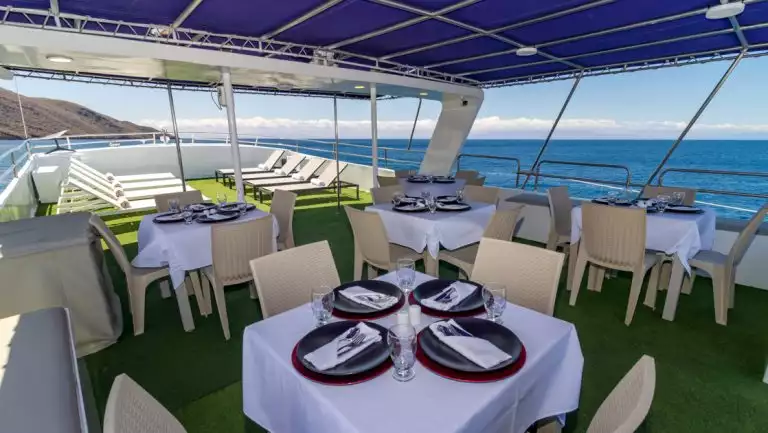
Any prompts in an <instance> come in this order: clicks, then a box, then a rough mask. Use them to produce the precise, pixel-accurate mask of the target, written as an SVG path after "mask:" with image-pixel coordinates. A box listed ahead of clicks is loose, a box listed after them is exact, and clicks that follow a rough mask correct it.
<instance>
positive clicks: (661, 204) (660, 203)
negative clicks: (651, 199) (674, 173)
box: [656, 194, 671, 215]
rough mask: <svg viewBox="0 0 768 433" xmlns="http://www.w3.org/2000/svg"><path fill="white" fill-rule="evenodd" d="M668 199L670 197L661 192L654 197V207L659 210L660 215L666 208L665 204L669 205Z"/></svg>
mask: <svg viewBox="0 0 768 433" xmlns="http://www.w3.org/2000/svg"><path fill="white" fill-rule="evenodd" d="M670 200H671V197H670V196H668V195H666V194H661V195H659V196H658V197H656V209H658V210H659V214H660V215H663V214H664V211H665V210H667V206H669V201H670Z"/></svg>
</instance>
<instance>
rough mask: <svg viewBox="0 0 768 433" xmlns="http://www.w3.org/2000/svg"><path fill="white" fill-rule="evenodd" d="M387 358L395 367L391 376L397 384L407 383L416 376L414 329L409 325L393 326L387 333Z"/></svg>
mask: <svg viewBox="0 0 768 433" xmlns="http://www.w3.org/2000/svg"><path fill="white" fill-rule="evenodd" d="M387 345H388V346H389V356H390V357H391V358H392V363H393V364H394V365H395V370H394V372H393V373H392V376H393V377H394V378H395V380H397V381H399V382H407V381H409V380H411V379H413V377H414V376H415V375H416V372H415V371H414V370H413V365H414V364H416V329H414V328H413V326H411V325H403V324H399V325H395V326H393V327H391V328H389V332H387Z"/></svg>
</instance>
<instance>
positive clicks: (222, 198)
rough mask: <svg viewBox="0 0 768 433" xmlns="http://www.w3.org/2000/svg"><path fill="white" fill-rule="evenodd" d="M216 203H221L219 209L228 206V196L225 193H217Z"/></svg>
mask: <svg viewBox="0 0 768 433" xmlns="http://www.w3.org/2000/svg"><path fill="white" fill-rule="evenodd" d="M216 201H217V202H219V207H221V206H224V205H225V204H227V194H226V193H223V192H217V193H216Z"/></svg>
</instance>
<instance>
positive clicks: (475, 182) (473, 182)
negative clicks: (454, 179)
mask: <svg viewBox="0 0 768 433" xmlns="http://www.w3.org/2000/svg"><path fill="white" fill-rule="evenodd" d="M465 185H470V186H483V185H485V176H479V177H471V178H469V179H467V182H466V183H465Z"/></svg>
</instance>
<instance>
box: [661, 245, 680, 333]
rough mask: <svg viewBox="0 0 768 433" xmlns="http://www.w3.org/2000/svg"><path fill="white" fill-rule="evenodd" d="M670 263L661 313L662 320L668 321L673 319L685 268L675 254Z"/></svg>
mask: <svg viewBox="0 0 768 433" xmlns="http://www.w3.org/2000/svg"><path fill="white" fill-rule="evenodd" d="M672 263H673V264H672V275H671V276H670V278H669V286H667V300H666V301H665V302H664V312H663V313H662V315H661V317H662V318H663V319H664V320H669V321H673V320H675V310H677V300H678V298H679V297H680V290H681V289H682V285H683V276H684V275H685V268H683V264H682V263H681V262H680V259H679V258H677V256H675V259H674V261H673V262H672Z"/></svg>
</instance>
